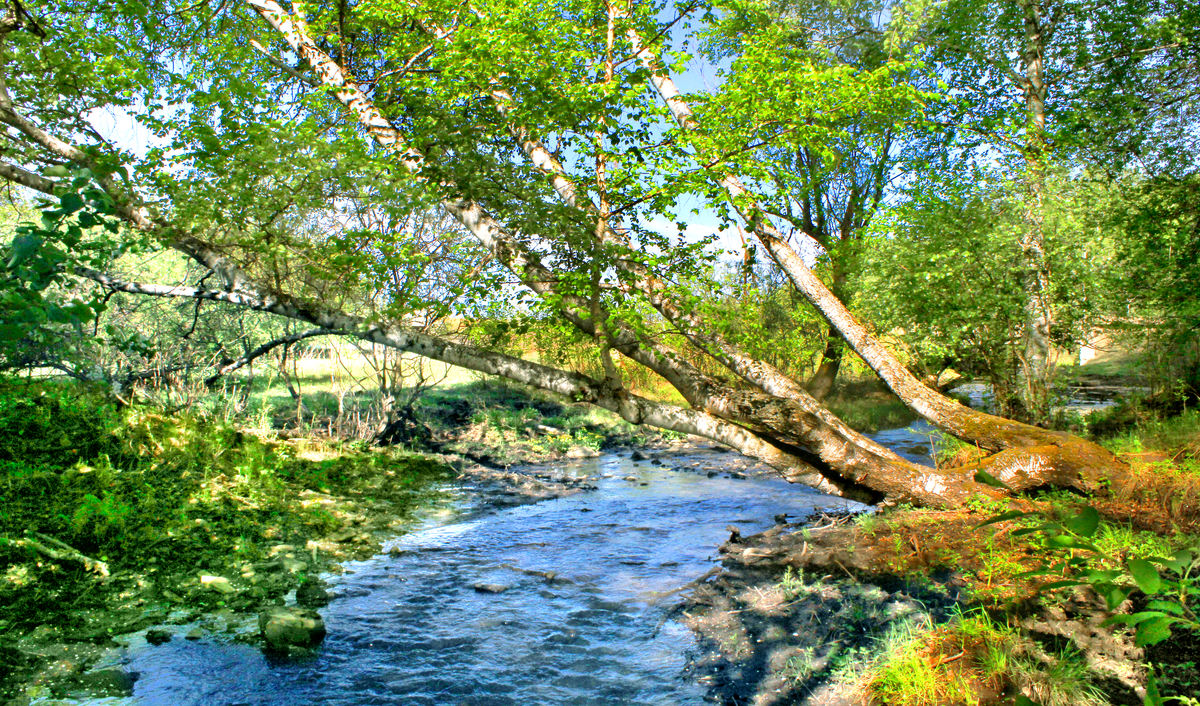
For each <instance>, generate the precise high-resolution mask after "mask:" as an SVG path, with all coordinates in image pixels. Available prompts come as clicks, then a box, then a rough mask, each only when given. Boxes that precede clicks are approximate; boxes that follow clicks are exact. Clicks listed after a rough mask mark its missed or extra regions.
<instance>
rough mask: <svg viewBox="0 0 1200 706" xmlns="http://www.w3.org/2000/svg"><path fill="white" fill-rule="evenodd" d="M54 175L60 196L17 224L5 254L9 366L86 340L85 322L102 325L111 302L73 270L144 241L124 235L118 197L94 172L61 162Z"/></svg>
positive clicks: (3, 305) (3, 335) (0, 283)
mask: <svg viewBox="0 0 1200 706" xmlns="http://www.w3.org/2000/svg"><path fill="white" fill-rule="evenodd" d="M47 174H48V175H49V176H52V177H62V178H63V180H62V182H61V183H60V185H59V192H60V196H59V197H58V199H57V202H51V201H45V200H44V201H42V203H41V206H42V208H41V212H40V220H39V221H38V222H37V223H22V224H19V225H17V226H16V228H15V229H14V236H13V239H12V241H11V243H10V244H9V245H8V247H7V248H6V249H5V250H4V251H3V253H2V254H0V256H2V258H3V260H4V269H3V272H0V357H2V359H3V363H2V364H3V365H4V367H7V368H9V369H12V368H16V367H21V366H25V365H30V364H31V363H33V364H36V363H38V362H42V361H46V360H47V356H48V355H50V354H49V351H53V350H55V349H59V350H62V351H68V350H72V349H75V348H77V347H78V346H80V345H84V346H86V345H87V341H86V340H84V328H85V327H92V326H93V325H94V324H96V322H97V317H99V315H100V314H101V313H102V312H103V311H104V310H105V308H106V303H105V301H104V299H103V297H102V296H101V294H100V293H99V292H96V291H92V292H84V291H79V290H77V289H76V285H75V281H74V278H73V277H72V275H74V274H75V270H76V268H79V267H88V268H101V269H102V268H105V267H107V265H108V264H109V263H110V262H111V261H112V259H113V258H114V257H116V256H117V255H119V254H120V253H121V252H123V251H124V250H126V249H129V248H130V247H136V246H138V242H137V240H136V239H129V238H127V237H125V236H123V234H122V233H121V229H120V227H119V225H118V221H117V220H115V219H114V218H113V217H112V215H113V213H114V205H113V203H112V199H111V197H109V195H108V194H107V193H106V192H105V191H104V190H103V189H102V188H100V187H99V186H98V185H97V184H96V183H95V181H94V179H93V175H92V173H91V172H90V171H89V170H87V169H76V170H74V171H68V170H67V169H66V168H64V167H55V168H52V169H50V170H48V171H47ZM143 244H144V243H143ZM112 333H116V332H115V331H110V334H112ZM49 361H50V362H58V361H57V360H56V358H55V357H54V356H51V357H50V358H49Z"/></svg>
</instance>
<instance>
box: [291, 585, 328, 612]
mask: <svg viewBox="0 0 1200 706" xmlns="http://www.w3.org/2000/svg"><path fill="white" fill-rule="evenodd" d="M296 602H297V603H299V604H300V605H302V606H304V607H305V608H320V607H321V606H323V605H328V604H329V592H328V591H326V590H325V587H324V586H322V585H321V581H320V579H315V580H314V579H306V580H305V581H304V582H303V583H301V584H300V587H299V588H297V589H296Z"/></svg>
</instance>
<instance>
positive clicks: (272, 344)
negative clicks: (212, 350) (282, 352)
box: [204, 328, 339, 387]
mask: <svg viewBox="0 0 1200 706" xmlns="http://www.w3.org/2000/svg"><path fill="white" fill-rule="evenodd" d="M337 335H339V334H338V332H337V331H331V330H329V329H326V328H315V329H312V330H310V331H304V332H302V333H293V334H292V335H290V336H284V337H282V338H276V339H275V340H273V341H267V342H266V343H264V344H262V345H261V346H259V347H258V348H255V349H254V350H252V351H250V352H249V353H247V354H246V355H244V356H242V357H241V358H238V359H237V360H235V361H233V362H232V363H228V364H226V365H222V366H221V367H220V368H217V372H216V373H214V374H212V375H210V376H209V377H208V378H207V379H205V381H204V384H205V385H206V386H207V387H212V386H213V385H215V384H216V383H217V380H219V379H220V378H221V376H223V375H228V374H229V373H232V372H234V371H235V370H240V369H242V368H244V367H246V366H247V365H249V364H250V363H252V362H254V360H255V359H257V358H261V357H262V356H264V355H266V354H267V353H270V352H271V351H273V350H275V349H276V348H278V347H279V346H290V345H292V344H293V343H296V342H298V341H303V340H304V339H306V338H313V337H315V336H337Z"/></svg>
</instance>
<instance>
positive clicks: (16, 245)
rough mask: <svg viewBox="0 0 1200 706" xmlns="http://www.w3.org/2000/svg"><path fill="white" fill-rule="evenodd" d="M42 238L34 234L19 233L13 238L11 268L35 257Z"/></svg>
mask: <svg viewBox="0 0 1200 706" xmlns="http://www.w3.org/2000/svg"><path fill="white" fill-rule="evenodd" d="M41 244H42V239H41V238H38V237H35V236H32V235H18V236H17V237H15V238H13V242H12V257H11V258H9V260H8V266H9V268H13V267H19V266H20V265H21V264H22V263H23V262H25V261H26V260H28V259H29V258H31V257H33V254H34V253H36V252H37V249H38V246H40V245H41Z"/></svg>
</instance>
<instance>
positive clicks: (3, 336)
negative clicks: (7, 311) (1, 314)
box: [0, 324, 25, 341]
mask: <svg viewBox="0 0 1200 706" xmlns="http://www.w3.org/2000/svg"><path fill="white" fill-rule="evenodd" d="M24 337H25V327H24V326H15V325H13V324H0V341H19V340H21V339H22V338H24Z"/></svg>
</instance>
